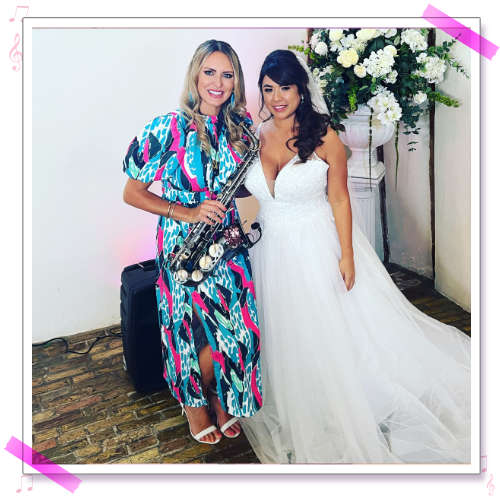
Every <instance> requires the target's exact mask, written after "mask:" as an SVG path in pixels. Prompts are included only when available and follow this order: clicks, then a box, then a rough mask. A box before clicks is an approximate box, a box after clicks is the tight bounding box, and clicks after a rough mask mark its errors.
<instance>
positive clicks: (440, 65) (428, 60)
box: [413, 53, 446, 83]
mask: <svg viewBox="0 0 500 500" xmlns="http://www.w3.org/2000/svg"><path fill="white" fill-rule="evenodd" d="M417 61H418V62H419V63H422V64H424V65H425V67H424V69H423V70H420V69H417V70H415V71H414V72H413V74H414V75H417V76H421V77H423V78H425V79H426V80H427V81H428V82H429V83H441V82H442V81H443V79H444V73H445V71H446V63H445V62H444V61H443V60H442V59H440V58H439V57H437V56H428V55H427V54H425V53H422V54H419V56H418V57H417Z"/></svg>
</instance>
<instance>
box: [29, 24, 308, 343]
mask: <svg viewBox="0 0 500 500" xmlns="http://www.w3.org/2000/svg"><path fill="white" fill-rule="evenodd" d="M305 36H306V30H294V29H281V30H276V29H272V30H271V29H268V30H264V29H251V30H250V29H249V30H244V29H243V30H231V29H218V30H213V29H212V30H209V29H197V30H183V29H115V30H112V29H79V30H71V29H57V30H52V29H39V30H35V32H34V33H33V61H34V63H33V96H32V106H33V144H32V164H33V214H32V216H33V292H32V293H33V332H32V335H33V341H40V340H46V339H49V338H52V337H55V336H60V335H70V334H72V333H76V332H79V331H85V330H91V329H94V328H100V327H102V326H106V325H110V324H113V323H117V322H119V319H120V314H119V287H120V273H121V270H122V269H123V267H124V266H126V265H129V264H132V263H135V262H138V261H140V260H144V259H148V258H153V257H154V253H155V251H154V234H155V226H156V220H157V217H156V216H155V215H150V214H147V213H146V212H141V211H139V210H137V209H134V208H132V207H130V206H128V205H125V203H123V201H122V190H123V186H124V184H125V181H126V176H125V174H123V173H122V169H121V163H122V159H123V156H124V154H125V152H126V149H127V146H128V144H129V142H130V141H131V139H132V138H133V137H134V136H135V135H136V134H137V133H138V132H139V131H140V129H141V127H142V126H143V125H144V124H145V123H146V122H147V121H148V120H149V119H151V118H152V117H154V116H156V115H159V114H162V113H166V112H168V111H171V110H173V109H175V108H176V106H177V103H178V99H179V95H180V92H181V86H182V82H183V80H184V75H185V72H186V69H187V65H188V63H189V60H190V58H191V56H192V54H193V52H194V50H195V48H196V47H197V46H198V45H199V44H200V43H201V42H202V41H204V40H207V39H209V38H217V39H221V40H225V41H227V42H229V43H230V44H231V45H232V46H233V48H234V49H235V50H236V52H237V53H238V55H239V56H240V59H241V61H242V65H243V69H244V72H245V83H246V87H247V99H248V101H249V111H250V112H251V113H252V115H253V116H254V117H256V113H257V109H258V106H257V95H258V91H257V77H258V70H259V68H260V65H261V64H262V61H263V59H264V57H265V56H266V54H267V53H269V52H270V51H271V50H274V49H277V48H287V46H288V45H289V44H297V43H300V41H301V40H303V39H304V38H305ZM28 98H29V96H28ZM256 121H258V119H256ZM246 205H248V202H246ZM252 210H254V209H252Z"/></svg>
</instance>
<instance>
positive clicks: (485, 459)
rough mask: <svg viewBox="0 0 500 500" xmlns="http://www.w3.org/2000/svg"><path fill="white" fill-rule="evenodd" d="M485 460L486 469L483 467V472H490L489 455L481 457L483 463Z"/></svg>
mask: <svg viewBox="0 0 500 500" xmlns="http://www.w3.org/2000/svg"><path fill="white" fill-rule="evenodd" d="M483 458H484V467H481V472H486V471H487V470H488V455H481V463H482V462H483Z"/></svg>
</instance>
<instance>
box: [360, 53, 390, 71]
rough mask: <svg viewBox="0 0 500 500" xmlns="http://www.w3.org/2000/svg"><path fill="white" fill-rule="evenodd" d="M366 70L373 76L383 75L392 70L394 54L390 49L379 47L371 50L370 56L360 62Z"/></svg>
mask: <svg viewBox="0 0 500 500" xmlns="http://www.w3.org/2000/svg"><path fill="white" fill-rule="evenodd" d="M362 64H363V66H364V67H365V68H366V72H367V73H368V74H369V75H371V76H373V77H374V78H379V77H381V76H385V75H387V74H388V73H390V72H391V71H392V66H393V65H394V55H393V53H392V50H387V51H386V50H385V49H379V50H377V51H376V52H372V53H371V54H370V56H369V57H368V58H366V59H364V61H363V62H362Z"/></svg>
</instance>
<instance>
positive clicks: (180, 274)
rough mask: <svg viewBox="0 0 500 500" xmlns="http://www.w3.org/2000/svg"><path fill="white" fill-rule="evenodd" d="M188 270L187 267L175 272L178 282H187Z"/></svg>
mask: <svg viewBox="0 0 500 500" xmlns="http://www.w3.org/2000/svg"><path fill="white" fill-rule="evenodd" d="M188 276H189V275H188V272H187V271H186V270H185V269H179V270H178V271H175V273H174V279H175V281H177V283H185V282H186V281H187V279H188Z"/></svg>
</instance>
